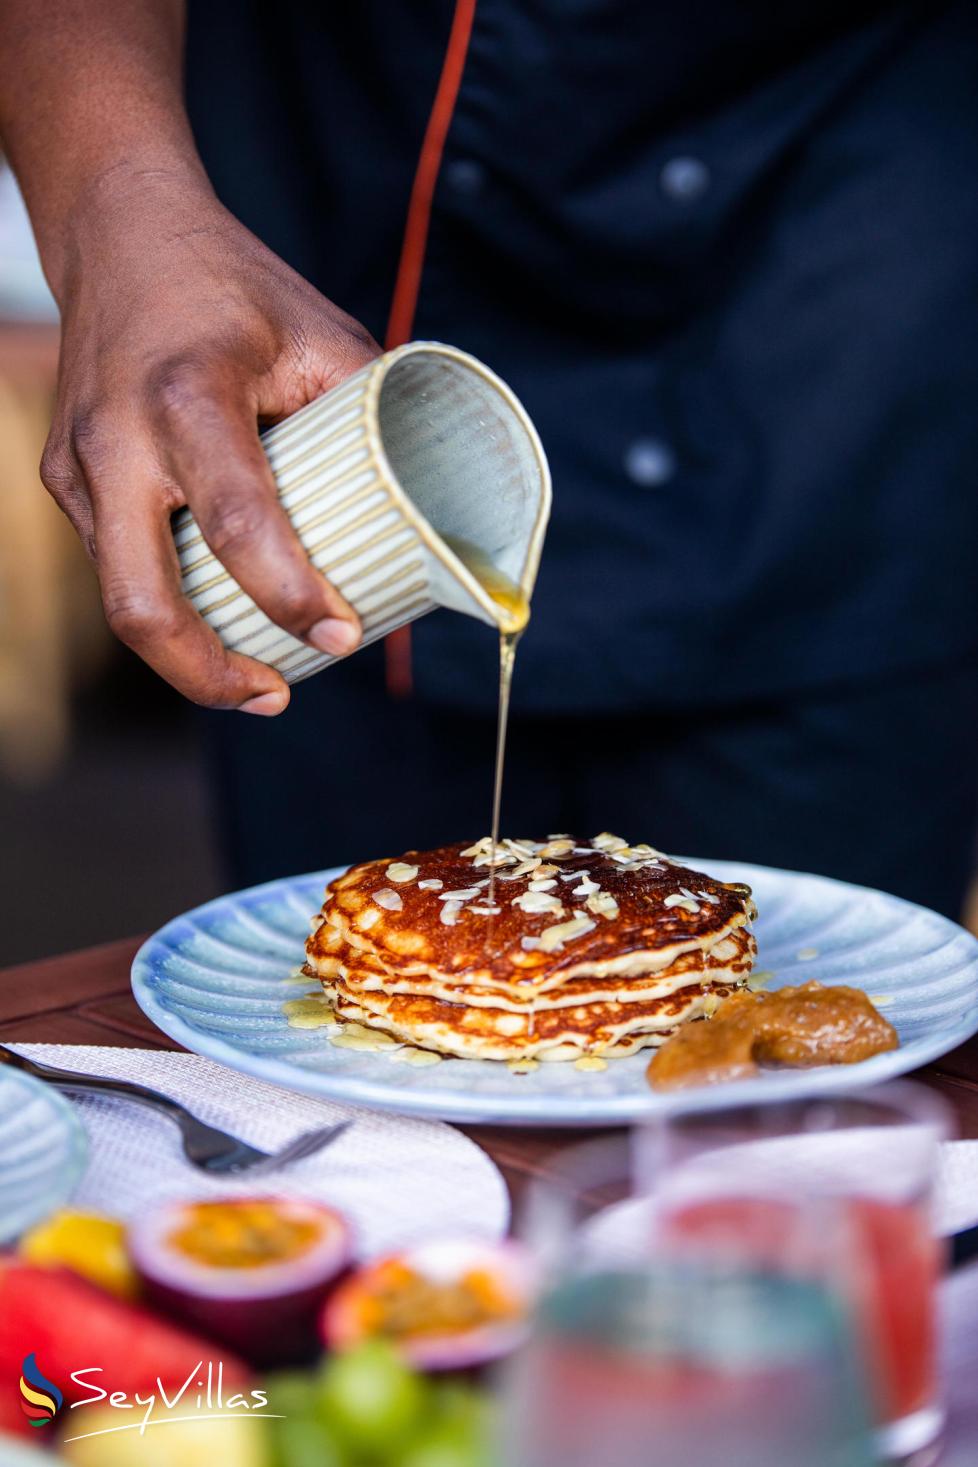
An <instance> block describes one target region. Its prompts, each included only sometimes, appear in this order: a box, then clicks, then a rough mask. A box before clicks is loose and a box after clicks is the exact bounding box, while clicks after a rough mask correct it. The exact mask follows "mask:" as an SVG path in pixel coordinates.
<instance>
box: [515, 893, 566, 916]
mask: <svg viewBox="0 0 978 1467" xmlns="http://www.w3.org/2000/svg"><path fill="white" fill-rule="evenodd" d="M511 905H512V906H514V907H519V908H520V910H521V911H523V912H525V913H526V914H527V916H528V917H539V916H541V915H542V914H543V913H544V912H557V913H561V914H562V913H563V910H564V908H563V906H562V904H561V902H560V900H559V898H558V897H555V896H551V895H550V893H549V892H546V891H524V892H521V893H520V895H519V896H518V897H514V898H513V901H512V903H511Z"/></svg>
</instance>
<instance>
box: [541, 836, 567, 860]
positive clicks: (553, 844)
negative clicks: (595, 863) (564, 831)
mask: <svg viewBox="0 0 978 1467" xmlns="http://www.w3.org/2000/svg"><path fill="white" fill-rule="evenodd" d="M573 852H574V842H573V841H572V840H571V838H570V836H564V837H562V838H561V839H560V840H548V841H547V844H546V845H545V846H541V847H540V854H541V856H549V857H550V858H551V860H556V861H560V860H563V858H564V857H565V856H570V855H573Z"/></svg>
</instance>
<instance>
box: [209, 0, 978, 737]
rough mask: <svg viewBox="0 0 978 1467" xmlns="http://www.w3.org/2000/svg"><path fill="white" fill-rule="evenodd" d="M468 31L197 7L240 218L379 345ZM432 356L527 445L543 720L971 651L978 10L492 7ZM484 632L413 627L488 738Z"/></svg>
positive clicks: (975, 518)
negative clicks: (513, 406)
mask: <svg viewBox="0 0 978 1467" xmlns="http://www.w3.org/2000/svg"><path fill="white" fill-rule="evenodd" d="M452 14H453V5H452V3H451V0H352V3H349V0H348V3H346V4H331V3H326V0H321V3H319V4H316V3H313V0H274V3H271V0H268V3H262V0H251V3H244V0H197V3H194V0H191V5H190V26H189V41H188V93H189V98H190V105H191V114H192V118H193V121H194V124H195V128H196V131H197V136H198V139H199V143H200V146H201V149H202V152H203V155H204V159H205V163H206V164H207V166H208V168H209V171H210V174H211V177H212V178H213V180H214V183H215V185H216V187H217V190H218V193H219V194H220V196H221V197H222V198H223V199H224V201H225V202H226V203H227V204H228V205H229V207H230V208H231V209H232V210H233V211H234V212H235V213H236V214H237V215H238V216H239V217H240V218H241V219H242V220H244V221H245V222H246V223H247V224H248V225H249V226H250V227H251V228H252V229H254V231H255V232H256V233H257V234H258V235H259V236H260V237H261V238H262V239H263V240H265V242H266V243H267V244H268V245H270V246H271V247H272V248H273V249H275V250H276V251H278V252H279V253H280V254H281V255H282V256H284V257H285V258H286V259H287V260H288V261H290V263H291V264H293V265H294V266H295V267H296V268H297V269H299V270H300V271H301V272H302V273H303V274H304V275H306V276H307V277H308V278H309V279H310V280H311V281H313V282H314V283H315V284H316V285H317V286H318V287H319V288H320V289H321V290H322V291H323V292H324V293H325V294H327V295H328V296H330V297H331V298H332V299H334V300H336V301H337V302H338V303H339V304H340V305H342V306H343V307H344V308H345V309H346V310H348V311H349V312H351V313H352V314H353V315H355V316H357V317H359V318H360V319H361V320H363V321H364V322H365V323H366V324H367V326H368V327H369V328H370V330H371V331H372V332H373V333H374V334H375V335H376V336H377V337H378V338H381V339H382V338H383V335H384V329H385V322H386V318H387V313H388V310H389V306H390V300H391V293H392V289H393V284H394V278H395V272H396V267H397V260H398V256H399V252H400V246H401V238H402V232H403V228H404V221H405V214H406V210H407V205H408V198H409V194H410V189H411V183H412V180H413V176H414V172H415V168H416V165H417V159H418V153H419V149H420V146H421V141H422V138H423V135H424V131H425V126H426V123H427V120H428V115H429V112H430V110H431V105H432V100H433V96H434V93H435V89H436V86H437V82H438V77H439V74H440V71H441V67H442V62H443V59H444V55H445V47H446V41H447V37H448V34H449V30H450V26H451V21H452ZM414 335H415V336H417V337H427V338H435V339H440V340H443V341H449V342H452V343H455V344H457V345H458V346H461V347H464V348H466V349H468V350H469V351H472V352H474V353H476V354H477V355H478V356H480V357H482V358H483V359H484V360H485V361H486V362H488V363H489V364H490V365H491V366H492V367H493V368H495V370H496V371H498V372H499V373H500V375H501V376H502V377H503V378H504V379H505V380H507V381H508V382H509V383H510V385H511V386H512V387H513V388H514V390H515V391H516V392H517V393H518V394H519V395H520V397H521V398H522V399H523V401H524V402H525V404H526V406H527V408H528V409H529V411H530V413H531V415H532V417H533V418H534V420H535V422H536V424H537V427H538V429H539V431H540V435H541V437H542V439H543V443H544V446H545V448H546V450H547V453H548V455H549V458H550V462H551V467H552V470H553V476H554V491H555V508H554V516H553V521H552V524H551V529H550V532H549V537H548V540H547V544H546V547H545V551H544V556H543V564H542V569H541V574H540V580H539V583H538V589H537V594H536V597H535V600H534V609H533V623H532V626H531V632H530V634H529V635H528V636H527V637H526V639H525V642H524V647H523V651H522V653H521V662H520V668H519V672H518V688H517V693H518V702H519V705H520V706H521V707H522V708H523V709H524V710H530V711H532V710H536V711H540V712H554V711H563V710H569V709H576V710H586V709H598V708H608V709H612V708H617V709H635V710H638V709H641V708H649V709H652V708H658V707H680V706H685V707H689V706H695V705H709V704H713V703H718V702H725V703H731V702H736V701H740V700H745V699H758V698H766V697H769V696H783V695H785V694H790V693H794V692H798V691H803V690H806V689H812V688H819V687H824V686H826V685H827V684H831V683H839V682H845V681H858V682H865V680H866V679H868V678H873V677H880V676H891V675H893V674H901V673H903V672H907V673H908V674H909V673H910V672H911V671H912V670H913V669H914V668H915V667H920V666H925V665H933V664H935V663H940V662H943V661H948V660H953V659H956V658H958V657H959V656H961V655H962V654H963V653H965V652H967V651H968V650H970V649H971V648H972V647H974V646H975V645H976V643H978V574H976V571H975V553H976V548H978V8H976V7H974V6H972V5H971V4H952V5H944V4H939V3H934V0H928V3H919V4H896V5H894V4H867V3H862V4H860V3H853V0H841V3H839V0H778V3H766V0H745V3H736V0H684V3H682V4H679V3H674V4H669V3H651V0H646V3H640V0H630V3H629V0H478V5H477V10H476V15H475V22H474V27H473V32H472V37H471V45H470V49H469V53H468V58H467V62H466V65H465V70H464V75H463V79H462V85H461V90H460V94H459V97H458V103H457V106H456V109H455V113H454V117H453V121H452V125H451V129H450V132H449V135H448V141H447V146H446V149H445V154H444V160H443V164H442V168H441V172H440V175H439V180H438V184H437V189H436V193H435V197H434V206H433V212H432V219H431V230H430V237H429V241H428V249H427V255H426V262H425V267H424V274H423V279H422V286H421V294H420V300H419V305H418V311H417V316H416V320H415V330H414ZM495 656H496V652H495V646H494V642H493V638H492V635H491V633H490V632H489V631H488V629H487V628H485V627H484V626H482V625H481V624H479V623H476V622H472V621H469V620H468V619H467V618H464V617H460V616H457V615H453V614H449V613H446V612H439V613H437V614H436V615H434V616H432V617H429V618H427V619H426V620H425V621H423V622H420V623H418V624H417V625H416V627H415V629H414V670H415V683H416V688H417V692H418V695H419V696H421V697H426V698H428V699H430V700H435V701H440V702H443V703H448V704H454V705H457V706H468V707H475V708H478V707H483V706H484V707H486V708H490V707H494V699H495V683H494V676H493V671H492V668H493V664H494V659H495Z"/></svg>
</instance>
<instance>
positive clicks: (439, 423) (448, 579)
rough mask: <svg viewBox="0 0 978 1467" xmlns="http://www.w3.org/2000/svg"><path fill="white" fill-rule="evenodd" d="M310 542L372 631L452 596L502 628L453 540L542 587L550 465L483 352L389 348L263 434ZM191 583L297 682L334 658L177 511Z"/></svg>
mask: <svg viewBox="0 0 978 1467" xmlns="http://www.w3.org/2000/svg"><path fill="white" fill-rule="evenodd" d="M262 446H263V448H264V450H265V453H266V455H267V457H268V461H269V463H270V465H271V468H272V473H273V474H274V476H275V480H276V483H277V485H278V492H279V496H280V499H281V502H282V506H283V508H284V509H285V511H286V513H287V514H288V516H289V519H290V520H291V522H292V524H293V526H294V527H295V530H296V532H297V534H298V535H299V538H300V540H301V541H302V543H303V545H304V546H305V549H306V552H307V554H308V556H309V558H310V560H311V561H312V563H313V565H315V566H316V567H317V569H319V570H321V571H322V573H323V575H324V576H326V577H327V578H328V579H329V580H330V581H332V583H333V584H334V585H335V586H336V588H337V590H339V591H340V592H341V593H342V595H343V596H345V598H346V600H347V601H348V602H349V603H350V605H351V606H353V607H354V608H355V610H356V611H357V613H358V615H359V617H360V620H361V622H362V624H363V641H364V644H366V643H368V642H375V641H376V640H377V639H378V638H379V637H383V636H386V635H387V633H388V632H391V631H394V630H395V628H397V627H400V626H404V625H405V624H406V623H407V622H410V621H413V620H415V618H416V617H419V616H424V615H425V613H426V612H428V611H432V610H434V609H435V607H437V606H447V607H450V608H452V609H453V610H455V611H462V612H465V613H466V614H468V615H469V616H475V617H478V618H479V619H480V620H482V621H485V622H489V623H490V624H492V625H495V624H496V623H497V620H498V618H499V616H500V611H499V607H498V606H497V604H496V603H495V602H494V601H493V600H492V598H491V597H490V596H489V595H488V594H487V592H486V591H485V590H484V588H483V587H482V585H480V583H479V581H477V580H476V579H475V577H474V576H473V575H472V573H471V572H470V571H469V570H468V569H467V568H466V566H465V565H463V564H462V562H461V561H460V560H459V558H458V556H457V555H456V554H455V553H454V552H453V551H452V550H451V549H450V547H449V545H447V544H446V543H445V542H446V538H447V539H450V540H462V541H466V542H468V544H470V545H472V546H474V547H476V549H477V550H478V551H479V552H481V553H482V555H483V556H485V557H488V559H489V560H490V562H491V563H492V564H493V565H494V566H495V567H496V568H497V569H498V570H500V571H502V572H503V573H504V574H505V575H506V576H508V577H509V579H510V580H512V581H515V582H516V583H517V584H518V585H519V586H520V587H521V588H522V590H523V591H524V593H525V594H526V595H527V596H529V595H530V593H531V592H532V590H533V583H534V581H535V579H536V574H537V567H538V565H539V562H540V551H541V548H542V544H543V536H544V532H545V530H546V527H547V520H548V518H549V515H550V473H549V470H548V468H547V461H546V458H545V456H544V452H543V449H542V447H541V445H540V440H539V438H538V437H537V434H536V431H535V429H534V427H533V424H532V423H531V421H530V419H529V417H528V416H527V414H526V412H525V411H524V409H523V407H522V406H521V405H520V403H519V402H518V401H517V399H516V398H515V397H514V395H513V393H512V392H511V391H510V390H509V388H508V387H507V386H506V385H505V383H503V382H501V381H500V379H499V378H498V377H497V376H496V375H495V374H494V373H493V372H491V371H490V370H489V368H488V367H485V366H483V364H482V363H481V362H480V361H477V360H476V358H475V357H472V356H469V355H468V354H467V353H465V352H462V351H458V350H456V349H455V348H454V347H451V346H443V345H441V344H440V343H438V342H429V341H415V342H411V343H409V344H408V345H407V346H401V347H398V348H397V349H396V350H394V351H390V352H387V353H385V354H384V355H383V356H381V357H378V358H377V359H376V361H374V362H371V363H370V365H369V366H367V367H364V368H362V369H361V371H359V372H357V373H356V375H355V376H353V377H350V378H348V379H347V381H345V382H344V383H342V385H341V386H339V387H336V388H334V389H333V390H332V391H331V392H327V393H326V394H325V395H324V396H323V397H320V398H317V400H316V401H315V402H311V403H309V404H308V406H306V407H304V408H301V409H300V410H299V412H297V413H294V414H293V415H292V416H291V417H290V418H286V419H285V420H284V421H283V422H281V423H278V424H277V425H276V426H275V427H274V428H270V429H269V430H268V431H267V432H266V433H263V434H262ZM174 536H175V539H176V544H177V552H178V555H179V558H180V566H181V572H182V577H183V589H184V592H185V594H186V595H187V596H189V597H190V599H191V601H192V602H193V604H194V606H195V607H196V609H197V610H198V611H199V612H200V614H201V616H203V618H204V620H205V621H207V622H208V623H209V624H210V625H211V626H212V627H213V628H214V630H215V631H216V632H217V633H218V635H219V636H220V638H221V641H222V642H223V643H224V644H225V646H227V647H229V648H231V649H232V650H233V651H235V652H244V653H246V654H247V655H248V656H250V657H256V658H258V659H259V660H260V661H262V662H266V663H268V664H269V665H270V666H272V667H275V668H277V670H278V671H279V672H280V673H281V674H282V676H283V677H284V678H285V679H286V681H287V682H290V683H294V682H299V681H300V680H301V679H302V678H306V677H309V676H310V675H311V674H312V673H314V672H318V671H319V670H320V669H321V668H323V667H326V666H327V665H328V664H329V663H330V662H333V661H335V660H336V659H335V658H333V657H330V656H329V655H328V654H326V653H323V652H318V651H316V650H314V649H313V648H311V647H309V646H308V645H307V644H306V643H305V642H300V641H298V640H297V639H296V638H295V637H292V636H290V635H289V634H288V633H287V632H284V631H282V630H281V628H280V627H277V626H275V625H274V623H273V622H271V621H269V619H268V617H267V616H265V614H264V612H262V611H260V610H259V608H258V607H257V606H256V605H255V603H254V602H253V601H252V600H251V598H250V597H249V596H247V595H246V594H245V592H244V591H242V589H241V587H240V586H238V584H237V583H236V582H235V581H234V580H233V578H232V577H231V576H230V574H229V573H228V572H227V571H226V570H225V569H224V567H223V566H222V565H221V563H220V561H219V560H217V558H216V557H215V556H214V555H213V554H212V553H211V552H210V550H209V549H208V547H207V545H206V543H205V541H204V539H203V537H202V535H201V533H200V530H199V529H198V527H197V524H196V522H195V520H194V518H193V516H192V515H191V513H190V512H189V510H183V511H181V512H180V513H179V514H178V515H177V516H176V517H175V519H174Z"/></svg>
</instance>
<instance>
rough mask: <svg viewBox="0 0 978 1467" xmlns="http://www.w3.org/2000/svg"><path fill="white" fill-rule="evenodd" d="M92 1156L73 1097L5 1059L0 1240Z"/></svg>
mask: <svg viewBox="0 0 978 1467" xmlns="http://www.w3.org/2000/svg"><path fill="white" fill-rule="evenodd" d="M87 1156H88V1141H87V1138H86V1136H85V1132H84V1130H83V1128H82V1124H81V1121H79V1119H78V1117H77V1116H76V1115H75V1112H74V1111H73V1110H72V1108H71V1105H70V1104H69V1102H68V1101H67V1100H65V1099H64V1097H63V1096H61V1095H59V1094H58V1092H57V1091H56V1090H54V1089H52V1087H51V1086H50V1085H45V1084H44V1083H43V1081H41V1080H35V1079H34V1077H33V1075H24V1074H22V1073H21V1072H20V1071H19V1070H10V1069H7V1068H6V1067H5V1066H4V1065H0V1244H3V1243H11V1242H13V1240H14V1239H15V1238H17V1237H19V1236H20V1234H21V1233H23V1232H25V1231H26V1230H27V1229H28V1228H29V1227H32V1226H33V1224H34V1223H36V1222H40V1220H41V1218H42V1217H46V1216H47V1214H48V1213H49V1212H53V1211H54V1209H55V1208H56V1207H60V1206H61V1204H62V1203H63V1202H66V1201H67V1199H68V1198H69V1197H70V1196H71V1193H72V1191H73V1189H74V1186H75V1183H76V1182H77V1181H78V1178H79V1177H80V1176H81V1174H82V1171H83V1169H84V1166H85V1160H86V1158H87ZM2 1460H4V1459H3V1458H2V1457H0V1461H2Z"/></svg>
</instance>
